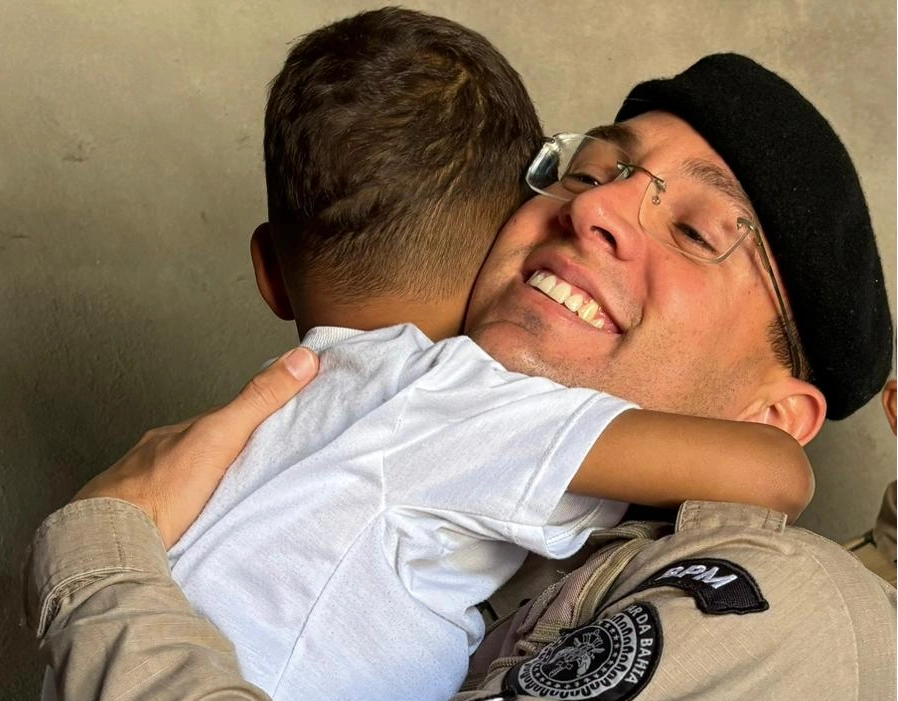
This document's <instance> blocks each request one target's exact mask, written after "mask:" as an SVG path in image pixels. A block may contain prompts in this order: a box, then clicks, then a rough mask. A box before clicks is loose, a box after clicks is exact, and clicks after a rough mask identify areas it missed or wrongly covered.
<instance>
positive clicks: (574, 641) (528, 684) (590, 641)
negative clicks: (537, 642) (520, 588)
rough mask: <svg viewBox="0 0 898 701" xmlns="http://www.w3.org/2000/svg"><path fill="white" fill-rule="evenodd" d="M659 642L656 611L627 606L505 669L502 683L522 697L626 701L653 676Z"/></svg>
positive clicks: (644, 605)
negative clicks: (509, 668) (529, 658)
mask: <svg viewBox="0 0 898 701" xmlns="http://www.w3.org/2000/svg"><path fill="white" fill-rule="evenodd" d="M662 642H663V641H662V631H661V624H660V622H659V620H658V613H657V611H656V610H655V607H654V606H652V605H651V604H649V603H636V604H632V605H630V606H628V607H627V608H625V609H624V610H623V611H620V612H619V613H616V614H614V615H613V616H609V617H607V618H601V619H598V620H596V619H593V620H592V621H591V622H590V623H588V624H586V625H585V626H582V627H580V628H577V629H575V630H573V631H571V632H569V633H566V634H565V635H563V636H562V637H560V638H559V639H558V640H557V641H555V642H554V643H552V644H550V645H547V646H546V647H544V648H543V649H542V650H541V651H540V653H539V654H538V655H537V656H536V657H534V658H533V659H531V660H528V661H526V662H522V663H520V664H518V665H517V666H515V667H513V668H512V669H511V670H509V672H508V674H507V675H506V677H505V679H506V685H507V686H508V687H509V688H510V689H511V690H512V691H514V692H515V693H516V694H523V695H526V696H542V697H547V698H552V699H595V700H596V701H627V700H628V699H632V698H633V697H635V696H636V695H637V694H638V693H639V692H640V691H641V690H642V689H643V687H645V685H646V684H648V682H649V680H650V679H651V678H652V675H653V674H654V673H655V668H656V667H657V666H658V659H659V658H660V657H661V647H662Z"/></svg>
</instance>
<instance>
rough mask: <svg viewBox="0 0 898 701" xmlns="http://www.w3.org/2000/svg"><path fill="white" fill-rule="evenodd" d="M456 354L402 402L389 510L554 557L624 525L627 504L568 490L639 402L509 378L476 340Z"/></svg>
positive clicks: (390, 469) (388, 466)
mask: <svg viewBox="0 0 898 701" xmlns="http://www.w3.org/2000/svg"><path fill="white" fill-rule="evenodd" d="M472 349H473V350H472ZM451 350H452V351H453V352H452V353H446V354H445V356H446V357H441V358H440V363H439V364H438V367H435V368H434V370H433V371H431V372H429V373H428V374H427V376H426V379H425V380H424V381H420V382H418V383H416V384H415V385H414V386H413V387H411V388H410V389H409V391H407V392H406V393H405V394H404V396H403V397H402V400H403V401H404V406H403V411H402V413H401V418H400V420H399V421H398V423H397V426H396V429H395V435H394V436H393V438H392V439H391V441H390V444H391V448H390V449H389V450H388V451H387V452H386V454H385V457H384V472H385V484H386V490H385V494H386V499H387V500H388V502H389V504H388V505H389V506H396V507H402V508H410V509H415V510H418V511H419V512H420V511H423V512H430V513H434V514H436V513H439V514H440V515H441V516H442V517H443V518H446V519H448V520H450V521H453V520H455V522H457V523H458V524H459V527H461V528H465V529H469V530H471V531H472V532H474V533H475V534H476V535H479V536H481V537H485V538H493V539H498V540H507V541H510V542H513V543H516V544H518V545H521V546H522V547H525V548H527V549H528V550H531V551H534V552H538V553H540V554H543V555H546V556H548V557H565V556H566V555H568V554H571V553H572V552H574V551H576V549H577V548H578V547H579V545H580V544H582V542H583V541H584V540H585V538H586V537H587V535H588V533H589V532H590V529H594V528H596V527H603V526H608V525H612V524H614V523H616V522H617V521H618V520H619V519H620V517H621V516H622V514H623V511H624V509H625V505H623V504H620V503H618V502H611V501H604V500H596V499H591V498H587V497H580V496H575V495H568V494H566V489H567V486H568V484H570V481H571V479H572V478H573V476H574V475H575V474H576V472H577V470H578V469H579V468H580V465H581V463H582V462H583V460H584V459H585V457H586V454H587V453H588V452H589V450H590V449H591V448H592V447H593V445H594V443H595V442H596V440H597V439H598V438H599V436H600V435H601V434H602V432H603V431H604V430H605V428H606V426H607V425H608V424H609V423H610V422H611V421H612V420H613V419H614V418H615V417H617V416H618V415H619V414H620V413H621V412H623V411H626V410H627V409H632V408H636V405H635V404H633V403H632V402H628V401H625V400H623V399H619V398H617V397H613V396H611V395H608V394H604V393H601V392H596V391H594V390H589V389H583V388H566V387H563V386H561V385H559V384H557V383H555V382H552V381H550V380H547V379H545V378H537V377H528V376H525V375H520V374H517V373H511V372H508V371H506V370H504V369H503V368H502V367H501V366H500V365H498V364H497V363H495V362H494V361H492V360H491V359H490V358H489V357H488V356H486V355H485V354H484V353H483V352H482V351H480V349H478V348H476V346H474V345H473V344H472V343H470V342H469V344H468V346H458V347H453V348H451ZM453 514H456V515H457V517H456V516H453Z"/></svg>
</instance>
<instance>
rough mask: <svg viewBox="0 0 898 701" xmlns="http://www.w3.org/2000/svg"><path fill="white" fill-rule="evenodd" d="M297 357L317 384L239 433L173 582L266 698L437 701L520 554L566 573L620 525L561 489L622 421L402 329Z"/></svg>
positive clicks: (316, 332) (321, 346)
mask: <svg viewBox="0 0 898 701" xmlns="http://www.w3.org/2000/svg"><path fill="white" fill-rule="evenodd" d="M303 343H304V345H307V346H309V347H311V348H313V349H314V350H316V351H319V352H320V359H321V371H320V373H319V375H318V377H317V378H316V379H315V380H314V381H313V382H312V383H311V384H310V385H309V386H308V387H307V388H306V389H305V390H304V391H303V392H301V393H300V394H299V395H298V397H297V398H296V399H294V400H292V401H291V402H290V403H288V404H287V405H286V406H285V407H284V408H283V409H281V410H280V411H279V412H278V413H277V414H275V415H274V416H272V417H271V418H270V419H268V420H267V421H266V422H265V423H264V424H263V425H262V426H261V427H260V428H259V429H258V430H257V431H256V433H255V434H254V435H253V437H252V439H251V440H250V442H249V444H248V445H247V447H246V449H245V450H244V451H243V453H242V454H241V456H240V457H239V458H238V459H237V461H236V462H235V464H234V465H233V466H232V467H231V469H230V470H229V471H228V473H227V474H226V476H225V478H224V480H223V481H222V483H221V485H220V486H219V488H218V490H217V491H216V493H215V495H214V496H213V497H212V499H211V500H210V502H209V504H208V505H207V506H206V509H205V510H204V511H203V513H202V515H201V516H200V518H199V519H198V520H197V521H196V523H195V524H194V525H193V526H192V527H191V528H190V530H189V531H188V532H187V533H186V534H185V535H184V537H183V538H182V539H181V540H180V542H178V544H177V545H176V546H175V547H174V548H173V549H172V551H171V553H170V556H171V561H172V572H173V575H174V577H175V579H176V580H177V581H178V583H179V584H180V585H181V586H182V588H183V589H184V591H185V593H186V594H187V597H188V598H189V599H190V601H191V602H192V603H193V604H194V605H195V607H196V608H197V609H198V610H199V611H200V612H201V613H203V614H205V615H206V616H208V617H209V618H210V619H211V620H212V622H213V623H215V624H216V625H217V626H218V627H219V628H220V629H221V630H222V631H223V632H224V633H225V635H227V636H228V637H229V638H230V639H231V640H232V641H233V642H234V644H235V646H236V649H237V655H238V658H239V660H240V664H241V668H242V670H243V672H244V674H245V675H246V677H247V679H248V680H249V681H251V682H253V683H255V684H257V685H258V686H260V687H261V688H262V689H264V690H265V691H267V692H268V693H269V694H271V696H273V697H274V698H275V699H283V700H284V701H288V700H289V701H295V700H297V699H316V701H324V700H326V699H334V700H335V701H336V700H340V701H347V700H352V699H361V698H365V699H372V700H377V699H383V700H384V701H400V700H402V699H408V700H409V701H412V700H414V701H426V700H427V699H433V700H434V701H443V700H444V699H446V698H448V697H449V696H450V695H451V694H452V693H453V692H455V691H456V690H457V687H458V686H459V684H460V683H461V682H462V680H463V679H464V675H465V673H466V669H467V660H468V655H469V654H470V652H472V651H473V650H474V648H475V647H476V645H477V644H478V643H479V642H480V640H481V638H482V635H483V622H482V619H481V617H480V615H479V613H478V611H477V609H476V605H477V604H478V603H479V602H481V601H483V600H485V599H487V598H488V597H489V596H490V595H491V594H493V593H494V592H495V590H496V589H497V588H498V587H499V586H501V585H502V584H503V583H504V582H505V581H507V580H508V578H509V577H510V576H511V575H512V574H513V573H514V572H515V571H516V570H517V568H518V567H519V566H520V564H521V563H522V561H523V559H524V557H525V555H526V552H525V549H526V550H530V551H533V552H536V553H540V554H542V555H544V556H547V557H552V558H561V557H566V556H568V555H571V554H573V553H574V552H576V551H577V549H578V548H579V547H580V546H581V545H582V544H583V542H584V541H585V540H586V538H587V536H588V534H589V533H590V532H591V531H592V530H594V529H596V528H600V527H607V526H609V525H613V524H615V523H617V522H618V521H619V520H620V518H621V517H622V515H623V512H624V510H625V508H626V505H625V504H621V503H619V502H612V501H600V500H595V499H589V498H586V497H579V496H575V495H569V494H566V493H565V489H566V487H567V485H568V484H569V482H570V480H571V478H572V477H573V475H574V474H575V473H576V471H577V469H578V468H579V466H580V464H581V462H582V460H583V459H584V457H585V455H586V453H587V452H588V451H589V449H590V448H591V447H592V446H593V443H594V442H595V440H596V439H597V438H598V436H599V435H600V434H601V433H602V431H603V430H604V429H605V427H606V426H607V425H608V423H609V422H610V421H611V420H612V419H613V418H614V417H616V416H617V415H618V414H619V413H620V412H622V411H624V410H625V409H628V408H632V407H633V406H634V405H633V404H631V403H629V402H625V401H623V400H620V399H617V398H614V397H610V396H608V395H605V394H602V393H599V392H595V391H592V390H586V389H568V388H565V387H562V386H561V385H558V384H556V383H554V382H551V381H550V380H547V379H544V378H534V377H527V376H524V375H519V374H516V373H512V372H508V371H507V370H505V369H504V368H503V367H502V366H501V365H499V364H498V363H497V362H496V361H494V360H493V359H492V358H490V357H489V356H488V355H487V354H486V353H484V352H483V351H482V350H481V349H480V348H478V347H477V345H476V344H474V343H473V342H472V341H471V340H470V339H468V338H465V337H459V338H453V339H449V340H447V341H443V342H441V343H437V344H434V343H432V342H431V341H430V340H429V339H427V338H426V337H425V336H424V335H423V334H422V333H421V332H420V331H418V329H416V328H415V327H413V326H408V325H405V326H394V327H390V328H387V329H381V330H378V331H373V332H368V333H360V332H357V331H351V330H348V329H335V328H318V329H313V330H312V331H311V332H310V333H309V334H308V335H307V336H306V338H305V339H304V340H303Z"/></svg>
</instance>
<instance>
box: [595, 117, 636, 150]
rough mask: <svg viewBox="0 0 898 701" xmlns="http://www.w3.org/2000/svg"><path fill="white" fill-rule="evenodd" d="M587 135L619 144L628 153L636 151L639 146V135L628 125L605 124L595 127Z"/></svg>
mask: <svg viewBox="0 0 898 701" xmlns="http://www.w3.org/2000/svg"><path fill="white" fill-rule="evenodd" d="M586 133H587V134H588V135H589V136H595V137H597V138H599V139H605V140H606V141H610V142H612V143H614V144H617V145H618V146H619V147H620V148H621V149H622V150H624V151H626V152H627V153H630V152H631V151H636V149H637V148H638V146H639V135H638V134H637V133H636V132H635V131H634V130H633V129H631V128H630V127H629V126H627V125H626V124H605V125H603V126H599V127H593V128H592V129H590V130H589V131H588V132H586Z"/></svg>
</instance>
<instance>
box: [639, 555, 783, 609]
mask: <svg viewBox="0 0 898 701" xmlns="http://www.w3.org/2000/svg"><path fill="white" fill-rule="evenodd" d="M653 587H677V588H678V589H682V590H684V591H687V592H689V593H690V594H692V598H693V599H695V603H696V606H698V607H699V609H701V610H702V611H704V612H705V613H710V614H718V615H719V614H725V613H738V614H743V613H758V612H760V611H766V610H767V609H768V608H770V604H768V603H767V600H766V599H765V598H764V596H763V594H761V589H760V587H758V583H757V582H756V581H755V579H754V577H752V576H751V575H750V574H749V573H748V572H747V571H746V570H745V569H743V568H742V567H740V566H739V565H737V564H736V563H735V562H730V561H729V560H720V559H717V558H713V557H707V558H699V559H695V560H679V561H677V562H673V563H671V564H670V565H668V566H667V567H665V568H664V569H661V570H658V571H657V572H655V574H653V575H652V576H651V577H649V578H648V579H647V580H645V581H644V582H643V583H642V584H640V585H639V586H638V587H636V589H634V590H633V592H631V593H635V592H639V591H645V590H646V589H651V588H653Z"/></svg>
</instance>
